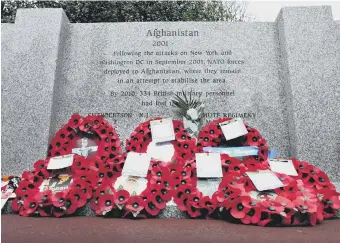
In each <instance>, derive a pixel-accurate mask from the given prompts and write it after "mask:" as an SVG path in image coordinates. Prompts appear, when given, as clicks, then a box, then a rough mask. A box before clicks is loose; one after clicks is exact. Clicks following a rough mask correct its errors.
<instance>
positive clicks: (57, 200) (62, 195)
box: [52, 191, 67, 208]
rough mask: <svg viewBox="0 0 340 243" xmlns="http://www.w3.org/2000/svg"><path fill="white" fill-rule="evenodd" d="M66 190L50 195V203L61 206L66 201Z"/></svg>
mask: <svg viewBox="0 0 340 243" xmlns="http://www.w3.org/2000/svg"><path fill="white" fill-rule="evenodd" d="M66 197H67V192H66V191H61V192H57V193H56V194H54V195H53V196H52V203H53V206H55V207H59V208H60V207H63V206H64V205H65V203H66Z"/></svg>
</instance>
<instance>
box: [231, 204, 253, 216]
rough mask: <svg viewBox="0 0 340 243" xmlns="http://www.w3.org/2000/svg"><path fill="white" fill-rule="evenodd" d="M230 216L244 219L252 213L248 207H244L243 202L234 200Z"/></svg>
mask: <svg viewBox="0 0 340 243" xmlns="http://www.w3.org/2000/svg"><path fill="white" fill-rule="evenodd" d="M230 208H231V209H230V214H231V216H233V217H234V218H236V219H242V218H244V217H245V216H246V214H247V213H248V212H249V211H250V207H248V205H246V206H245V205H244V204H243V202H242V201H241V200H237V199H235V200H233V201H232V203H231V206H230Z"/></svg>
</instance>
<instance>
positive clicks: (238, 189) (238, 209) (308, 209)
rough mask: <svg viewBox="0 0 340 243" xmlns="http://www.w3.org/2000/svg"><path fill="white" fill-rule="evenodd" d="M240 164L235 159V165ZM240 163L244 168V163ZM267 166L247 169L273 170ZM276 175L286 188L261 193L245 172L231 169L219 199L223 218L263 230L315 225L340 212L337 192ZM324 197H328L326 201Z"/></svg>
mask: <svg viewBox="0 0 340 243" xmlns="http://www.w3.org/2000/svg"><path fill="white" fill-rule="evenodd" d="M228 160H230V159H228ZM236 160H237V159H234V162H235V163H236V162H237V161H236ZM235 163H234V164H235ZM238 163H239V164H240V165H242V162H241V161H238ZM228 166H229V167H230V165H228ZM266 166H268V165H266V163H257V164H256V165H255V166H253V167H252V168H247V167H245V168H244V169H245V171H257V170H263V169H269V167H267V168H265V167H266ZM274 173H275V172H274ZM275 174H276V175H277V177H278V178H279V179H280V180H281V181H282V183H283V185H284V186H283V187H280V188H277V189H274V190H267V191H263V192H259V191H257V190H256V188H255V186H254V184H253V183H252V181H251V180H250V179H249V177H248V176H247V175H246V174H245V173H244V170H242V169H241V170H235V169H232V167H231V168H229V170H228V172H227V174H225V175H224V177H223V180H222V183H221V184H220V188H219V192H218V193H217V196H216V198H217V201H218V202H219V203H220V204H221V205H223V207H222V208H223V210H222V212H221V214H220V216H221V218H222V219H226V220H232V221H240V222H242V223H244V224H255V225H260V226H265V225H301V224H310V225H315V224H316V223H319V222H321V221H322V220H323V219H324V218H327V216H330V215H332V216H334V215H335V211H336V209H339V208H340V202H339V198H338V196H339V194H338V193H336V192H335V190H334V191H333V190H328V189H325V187H323V189H321V190H320V191H318V190H317V187H315V186H313V185H311V184H309V183H305V182H306V181H305V182H304V181H303V180H301V179H298V178H296V177H292V176H288V175H284V174H280V173H275ZM322 178H324V177H322ZM324 179H325V178H324ZM326 180H327V179H325V181H326ZM320 193H322V194H323V195H324V196H323V198H322V199H320Z"/></svg>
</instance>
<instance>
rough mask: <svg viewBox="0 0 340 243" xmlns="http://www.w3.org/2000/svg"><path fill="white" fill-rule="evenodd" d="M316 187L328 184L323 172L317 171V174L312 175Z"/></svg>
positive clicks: (327, 178)
mask: <svg viewBox="0 0 340 243" xmlns="http://www.w3.org/2000/svg"><path fill="white" fill-rule="evenodd" d="M312 177H313V179H314V180H315V182H316V184H317V185H321V186H326V185H328V184H329V183H330V181H329V177H328V176H327V174H326V173H325V172H323V171H319V172H318V173H316V174H314V175H312Z"/></svg>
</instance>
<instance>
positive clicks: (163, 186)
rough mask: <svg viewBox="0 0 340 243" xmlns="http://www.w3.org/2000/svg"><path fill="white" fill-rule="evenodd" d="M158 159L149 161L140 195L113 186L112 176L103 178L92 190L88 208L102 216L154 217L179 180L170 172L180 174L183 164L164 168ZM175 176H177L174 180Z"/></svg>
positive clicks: (163, 205)
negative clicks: (145, 183) (145, 181)
mask: <svg viewBox="0 0 340 243" xmlns="http://www.w3.org/2000/svg"><path fill="white" fill-rule="evenodd" d="M161 164H162V161H157V160H152V161H151V163H150V167H149V170H148V175H147V178H146V179H147V181H148V183H147V187H146V189H145V190H144V191H143V192H142V193H141V194H140V195H130V193H129V192H128V191H127V190H124V189H121V190H116V189H115V188H114V184H115V180H116V179H117V178H118V177H115V178H106V179H105V180H103V181H102V183H101V185H100V186H99V187H98V188H97V190H96V191H95V192H94V196H93V198H92V200H91V203H90V206H91V209H92V210H94V211H95V213H96V214H97V215H101V216H103V215H105V217H122V218H136V217H138V218H147V217H155V216H157V215H158V214H159V213H160V212H161V210H163V209H164V208H165V207H166V203H167V202H168V201H170V200H171V198H172V189H173V188H175V187H176V186H177V185H178V184H179V183H181V181H180V180H179V178H177V177H176V176H175V175H174V176H172V173H175V170H177V173H181V170H180V169H177V168H180V167H181V168H183V166H179V165H178V166H174V167H173V168H172V169H171V168H170V167H164V166H162V165H161ZM176 178H177V179H176Z"/></svg>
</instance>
